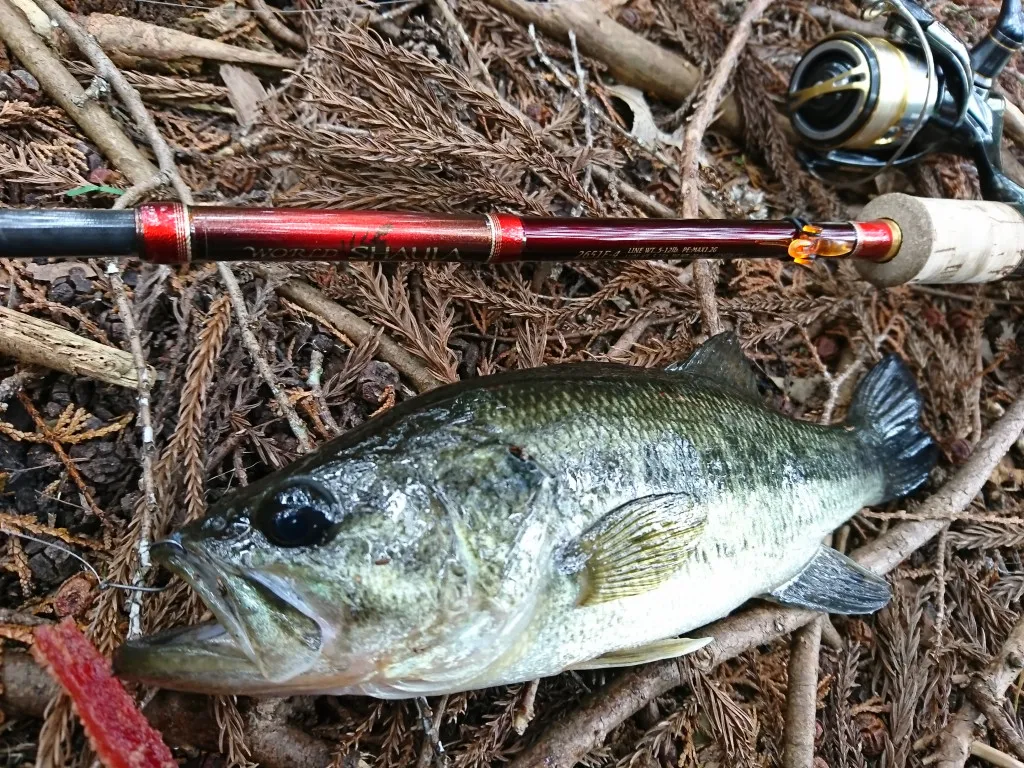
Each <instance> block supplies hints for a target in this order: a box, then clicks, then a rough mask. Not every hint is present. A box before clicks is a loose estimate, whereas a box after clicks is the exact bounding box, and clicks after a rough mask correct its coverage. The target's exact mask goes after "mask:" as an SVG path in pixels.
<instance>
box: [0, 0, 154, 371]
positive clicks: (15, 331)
mask: <svg viewBox="0 0 1024 768" xmlns="http://www.w3.org/2000/svg"><path fill="white" fill-rule="evenodd" d="M0 2H3V0H0ZM0 354H2V355H5V356H7V357H10V358H13V359H15V360H20V361H21V362H24V363H30V364H32V365H39V366H42V367H44V368H49V369H51V370H54V371H61V372H62V373H69V374H71V375H73V376H86V377H88V378H90V379H97V380H99V381H103V382H106V383H107V384H115V385H117V386H119V387H129V388H131V389H138V388H139V376H138V373H137V371H136V367H135V362H134V361H133V359H132V356H131V355H130V354H128V353H127V352H124V351H123V350H120V349H117V348H116V347H109V346H107V345H106V344H100V343H99V342H97V341H93V340H92V339H86V338H83V337H82V336H79V335H78V334H76V333H72V332H71V331H69V330H68V329H66V328H64V327H63V326H60V325H57V324H56V323H51V322H50V321H48V320H41V319H40V318H37V317H32V316H31V315H26V314H24V313H22V312H17V311H15V310H13V309H7V308H6V307H2V306H0ZM146 370H147V371H148V373H149V376H150V377H153V376H154V375H155V372H154V371H153V369H152V368H151V367H149V368H147V369H146Z"/></svg>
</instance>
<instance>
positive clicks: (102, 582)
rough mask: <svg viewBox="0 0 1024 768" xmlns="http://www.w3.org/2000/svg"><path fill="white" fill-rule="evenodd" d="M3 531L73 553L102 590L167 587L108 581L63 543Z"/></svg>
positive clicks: (4, 530)
mask: <svg viewBox="0 0 1024 768" xmlns="http://www.w3.org/2000/svg"><path fill="white" fill-rule="evenodd" d="M2 533H5V534H7V535H8V536H17V537H18V538H19V539H28V540H29V541H35V542H38V543H39V544H42V545H43V546H44V547H50V548H52V549H57V550H60V551H61V552H63V553H65V554H67V555H71V557H73V558H75V560H77V561H78V562H80V563H81V564H82V565H84V566H85V567H86V568H87V569H88V570H89V572H90V573H91V574H92V575H93V576H95V577H96V582H97V586H98V587H99V589H100V591H103V590H105V589H123V590H126V591H128V592H163V591H164V590H165V589H167V587H137V586H134V585H132V584H118V583H117V582H116V581H107V580H106V579H104V578H103V577H102V576H100V572H99V571H97V570H96V569H95V568H93V566H92V563H90V562H89V561H88V560H86V559H85V558H84V557H82V556H81V555H79V554H78V553H77V552H74V551H72V550H71V549H68V548H67V547H65V546H63V545H61V544H57V543H56V542H53V541H47V540H46V539H40V538H38V537H36V536H31V535H29V534H27V533H22V532H20V531H10V530H7V529H3V531H2Z"/></svg>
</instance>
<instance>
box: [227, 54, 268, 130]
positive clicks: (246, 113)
mask: <svg viewBox="0 0 1024 768" xmlns="http://www.w3.org/2000/svg"><path fill="white" fill-rule="evenodd" d="M220 79H221V80H223V81H224V85H226V86H227V87H228V101H230V102H231V106H232V107H234V108H235V114H236V115H237V116H238V124H239V125H240V126H242V127H243V128H248V127H250V126H251V125H252V124H253V123H255V122H256V120H257V118H259V116H260V112H261V111H262V110H263V100H264V99H266V98H267V89H266V88H264V87H263V83H261V82H260V79H259V78H258V77H256V75H254V74H253V73H252V72H250V71H249V70H247V69H242V67H236V66H235V65H233V64H221V67H220Z"/></svg>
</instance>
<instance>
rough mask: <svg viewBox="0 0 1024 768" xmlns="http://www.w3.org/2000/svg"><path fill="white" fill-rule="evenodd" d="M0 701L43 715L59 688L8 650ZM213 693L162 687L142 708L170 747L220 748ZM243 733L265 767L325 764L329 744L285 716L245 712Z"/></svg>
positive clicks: (25, 712)
mask: <svg viewBox="0 0 1024 768" xmlns="http://www.w3.org/2000/svg"><path fill="white" fill-rule="evenodd" d="M0 683H2V684H0V707H3V709H4V710H5V711H9V712H14V713H17V714H20V715H24V716H27V717H35V718H40V717H42V716H43V714H44V712H45V710H46V705H47V703H48V702H49V701H50V700H51V699H52V698H53V696H54V695H55V694H56V693H57V686H56V685H54V683H53V681H52V680H51V679H50V677H49V675H47V674H46V672H45V671H44V670H43V669H42V668H40V667H39V666H37V665H36V664H35V662H33V661H32V658H31V657H30V656H29V655H28V654H27V653H21V652H16V651H10V650H8V651H7V652H6V653H5V654H4V658H3V662H2V666H0ZM211 706H212V699H211V698H210V697H207V696H194V695H185V694H180V693H174V692H172V691H160V692H158V693H157V694H156V695H155V696H154V697H153V699H152V700H151V701H150V702H149V703H147V704H146V705H145V706H144V707H143V709H142V711H143V714H145V715H146V719H147V720H148V721H149V722H150V723H151V724H152V725H153V727H154V728H156V729H157V730H158V731H160V733H161V734H162V735H163V737H164V740H165V741H166V742H167V743H168V745H170V746H171V747H178V748H196V749H202V750H204V751H207V752H214V753H219V752H220V745H219V741H220V731H219V728H218V727H217V722H216V719H215V718H214V717H213V712H212V711H211ZM244 737H245V740H246V744H247V745H248V746H249V748H250V750H251V757H252V759H253V761H255V762H256V763H258V764H259V765H261V766H264V768H294V767H295V766H297V765H313V766H321V765H329V764H330V762H331V747H330V745H328V744H326V743H325V742H322V741H320V740H319V739H315V738H313V737H312V736H309V735H307V734H306V733H305V732H304V731H303V730H301V729H299V728H295V727H293V726H291V725H288V724H287V723H283V722H280V723H278V722H270V723H268V722H267V721H266V720H262V719H261V720H257V719H255V718H244Z"/></svg>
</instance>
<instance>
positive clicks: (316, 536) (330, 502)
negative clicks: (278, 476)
mask: <svg viewBox="0 0 1024 768" xmlns="http://www.w3.org/2000/svg"><path fill="white" fill-rule="evenodd" d="M335 506H336V504H335V500H334V498H333V496H332V495H331V494H330V493H329V492H328V491H327V490H326V489H324V488H321V487H319V486H318V485H317V484H315V483H311V482H308V481H307V482H302V483H299V484H296V485H291V486H289V487H287V488H284V489H282V490H279V491H277V492H275V493H273V494H272V495H270V496H268V497H267V498H266V499H264V501H263V502H262V503H261V504H260V506H259V508H258V509H257V510H256V514H255V515H254V516H253V525H254V527H255V528H257V529H258V530H259V531H260V533H262V534H263V535H264V536H266V537H267V539H268V540H270V542H271V543H273V544H276V545H278V546H279V547H309V546H313V545H314V544H319V543H321V542H322V541H323V540H324V537H325V536H326V534H327V531H328V530H329V528H330V527H331V518H330V514H329V513H330V512H331V510H332V509H334V507H335Z"/></svg>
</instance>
